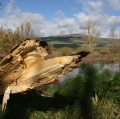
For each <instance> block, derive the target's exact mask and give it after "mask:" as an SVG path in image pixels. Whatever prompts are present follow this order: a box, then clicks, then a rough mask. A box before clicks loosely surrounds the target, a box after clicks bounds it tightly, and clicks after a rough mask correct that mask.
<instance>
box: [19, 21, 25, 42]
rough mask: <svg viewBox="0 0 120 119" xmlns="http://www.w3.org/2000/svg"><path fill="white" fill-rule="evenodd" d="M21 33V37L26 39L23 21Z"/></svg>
mask: <svg viewBox="0 0 120 119" xmlns="http://www.w3.org/2000/svg"><path fill="white" fill-rule="evenodd" d="M20 35H21V39H22V40H23V39H24V23H22V24H21V25H20Z"/></svg>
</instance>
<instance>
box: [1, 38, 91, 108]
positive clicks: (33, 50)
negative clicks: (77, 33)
mask: <svg viewBox="0 0 120 119" xmlns="http://www.w3.org/2000/svg"><path fill="white" fill-rule="evenodd" d="M50 54H51V52H50V50H49V47H48V44H47V42H45V41H36V40H33V39H27V40H24V41H23V42H22V43H20V44H18V45H17V46H15V47H14V48H13V49H12V50H11V51H10V53H9V54H7V55H6V56H4V57H3V59H2V60H1V61H0V95H3V94H4V97H3V105H2V107H3V109H4V108H5V105H6V104H7V100H8V99H9V94H13V93H20V92H24V91H27V90H30V89H34V88H35V87H38V86H41V85H45V84H50V83H53V82H54V81H56V79H57V78H59V77H61V76H63V75H64V74H66V73H68V72H70V71H72V70H73V69H75V68H77V67H78V65H77V63H79V62H80V61H81V59H82V58H83V57H85V56H87V55H88V54H89V52H84V51H82V52H79V53H77V54H73V55H71V56H62V57H55V58H51V59H47V60H45V59H44V58H45V57H46V56H47V55H50Z"/></svg>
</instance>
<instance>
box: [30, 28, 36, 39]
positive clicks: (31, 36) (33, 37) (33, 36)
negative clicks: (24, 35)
mask: <svg viewBox="0 0 120 119" xmlns="http://www.w3.org/2000/svg"><path fill="white" fill-rule="evenodd" d="M29 36H30V38H32V39H35V38H36V35H35V32H34V30H33V29H31V31H30V35H29Z"/></svg>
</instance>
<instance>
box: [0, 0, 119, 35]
mask: <svg viewBox="0 0 120 119" xmlns="http://www.w3.org/2000/svg"><path fill="white" fill-rule="evenodd" d="M77 2H82V3H83V0H77ZM85 3H87V4H86V7H87V5H88V9H89V10H90V11H91V12H89V14H88V12H87V13H86V12H85V11H84V12H79V13H76V14H74V17H73V18H67V17H66V16H65V14H64V13H63V12H62V11H61V10H58V11H57V12H56V14H55V18H54V19H53V20H51V21H48V20H46V19H45V18H44V16H42V15H40V14H37V13H36V14H35V13H34V14H33V13H29V12H22V11H21V10H20V9H19V8H18V7H17V6H16V5H15V2H14V0H10V3H9V4H8V6H7V7H6V8H5V10H6V16H5V17H4V18H0V25H2V26H3V28H4V29H9V28H11V29H12V30H13V31H14V30H15V29H16V28H17V27H19V26H20V24H21V23H25V22H26V21H30V23H31V25H32V28H33V29H34V31H35V33H36V35H37V36H58V35H64V34H72V33H82V32H83V30H84V29H85V23H86V21H87V20H88V19H91V20H93V21H95V22H96V23H97V25H98V26H99V28H101V31H102V34H101V36H102V37H107V36H108V35H107V33H108V31H107V29H108V27H110V26H111V25H116V26H117V27H120V16H110V15H108V14H99V13H100V11H97V12H94V13H93V12H92V11H96V10H97V9H98V8H99V9H102V8H103V9H104V6H105V4H104V3H103V1H100V0H97V1H96V2H95V1H90V0H89V1H88V0H87V1H86V2H85ZM85 3H84V4H85ZM111 3H112V0H109V2H108V4H109V5H110V4H111ZM115 3H116V4H117V0H116V2H115ZM84 6H85V5H84Z"/></svg>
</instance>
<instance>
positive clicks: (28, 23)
mask: <svg viewBox="0 0 120 119" xmlns="http://www.w3.org/2000/svg"><path fill="white" fill-rule="evenodd" d="M30 30H31V24H30V22H29V21H28V22H26V24H25V35H26V38H28V37H29V34H30Z"/></svg>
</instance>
